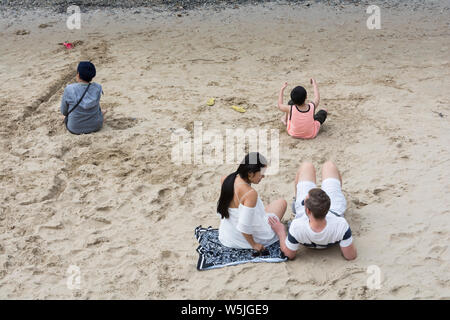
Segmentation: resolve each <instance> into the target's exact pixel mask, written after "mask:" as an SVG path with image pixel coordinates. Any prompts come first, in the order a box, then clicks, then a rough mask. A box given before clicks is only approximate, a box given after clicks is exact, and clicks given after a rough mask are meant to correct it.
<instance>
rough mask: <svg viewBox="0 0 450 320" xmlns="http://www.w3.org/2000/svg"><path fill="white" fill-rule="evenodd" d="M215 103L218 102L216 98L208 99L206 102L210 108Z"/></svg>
mask: <svg viewBox="0 0 450 320" xmlns="http://www.w3.org/2000/svg"><path fill="white" fill-rule="evenodd" d="M214 103H216V100H215V99H214V98H211V99H208V101H206V104H207V105H208V106H213V105H214Z"/></svg>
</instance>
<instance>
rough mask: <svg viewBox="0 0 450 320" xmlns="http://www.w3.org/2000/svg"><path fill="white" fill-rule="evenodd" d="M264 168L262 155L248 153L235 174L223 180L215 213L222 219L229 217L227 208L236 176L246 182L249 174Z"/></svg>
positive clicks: (265, 163)
mask: <svg viewBox="0 0 450 320" xmlns="http://www.w3.org/2000/svg"><path fill="white" fill-rule="evenodd" d="M266 166H267V161H266V158H264V156H263V155H261V154H259V153H258V152H250V153H249V154H247V155H246V156H245V158H244V160H243V161H242V162H241V164H240V165H239V167H238V169H237V170H236V172H233V173H232V174H230V175H228V176H227V177H226V178H225V180H224V181H223V184H222V189H221V191H220V197H219V201H218V202H217V212H218V213H219V214H220V215H221V216H222V218H228V217H229V214H228V208H229V206H230V202H231V200H233V197H234V181H235V180H236V176H237V175H238V174H239V176H240V177H241V178H242V179H244V180H247V179H248V174H249V173H256V172H259V171H261V169H262V168H265V167H266Z"/></svg>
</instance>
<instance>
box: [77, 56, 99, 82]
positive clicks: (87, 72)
mask: <svg viewBox="0 0 450 320" xmlns="http://www.w3.org/2000/svg"><path fill="white" fill-rule="evenodd" d="M77 71H78V73H79V75H80V78H81V79H82V80H84V81H87V82H91V80H92V78H94V77H95V75H96V71H95V66H94V65H93V64H92V63H91V62H90V61H81V62H80V63H79V64H78V68H77Z"/></svg>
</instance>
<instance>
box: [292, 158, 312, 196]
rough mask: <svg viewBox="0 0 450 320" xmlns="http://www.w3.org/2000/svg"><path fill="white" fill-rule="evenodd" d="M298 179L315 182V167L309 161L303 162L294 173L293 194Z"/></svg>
mask: <svg viewBox="0 0 450 320" xmlns="http://www.w3.org/2000/svg"><path fill="white" fill-rule="evenodd" d="M300 181H311V182H314V183H316V168H314V165H313V164H312V163H311V162H303V163H302V164H301V165H300V168H298V170H297V173H296V175H295V194H296V195H297V185H298V183H299V182H300Z"/></svg>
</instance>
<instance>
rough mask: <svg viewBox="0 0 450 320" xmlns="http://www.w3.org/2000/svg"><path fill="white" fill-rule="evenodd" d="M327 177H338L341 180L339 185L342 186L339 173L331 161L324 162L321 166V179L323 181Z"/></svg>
mask: <svg viewBox="0 0 450 320" xmlns="http://www.w3.org/2000/svg"><path fill="white" fill-rule="evenodd" d="M327 178H335V179H338V180H339V181H340V182H341V186H342V177H341V173H340V172H339V170H338V168H337V167H336V165H335V164H334V163H333V162H331V161H327V162H325V163H324V164H323V167H322V181H324V180H325V179H327Z"/></svg>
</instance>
